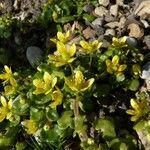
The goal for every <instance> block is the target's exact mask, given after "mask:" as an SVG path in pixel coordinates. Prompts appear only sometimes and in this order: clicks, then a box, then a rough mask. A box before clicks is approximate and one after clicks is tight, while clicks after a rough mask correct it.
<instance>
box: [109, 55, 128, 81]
mask: <svg viewBox="0 0 150 150" xmlns="http://www.w3.org/2000/svg"><path fill="white" fill-rule="evenodd" d="M106 66H107V72H108V73H110V74H115V75H116V77H117V78H119V77H122V80H124V74H123V73H122V71H124V70H125V69H126V68H127V65H125V64H123V65H120V64H119V56H117V55H115V56H114V57H113V58H112V60H109V59H107V60H106Z"/></svg>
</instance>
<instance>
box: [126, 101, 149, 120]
mask: <svg viewBox="0 0 150 150" xmlns="http://www.w3.org/2000/svg"><path fill="white" fill-rule="evenodd" d="M130 104H131V107H132V109H129V110H127V113H128V114H129V115H132V117H131V121H137V120H138V119H139V118H141V117H142V116H143V114H145V113H146V112H147V111H148V110H147V109H146V108H147V107H146V105H147V104H146V102H145V101H141V102H138V101H137V100H136V99H131V101H130Z"/></svg>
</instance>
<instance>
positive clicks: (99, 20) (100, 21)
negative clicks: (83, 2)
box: [92, 17, 104, 26]
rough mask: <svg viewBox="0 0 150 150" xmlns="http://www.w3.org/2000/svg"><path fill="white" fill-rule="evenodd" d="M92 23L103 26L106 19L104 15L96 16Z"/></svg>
mask: <svg viewBox="0 0 150 150" xmlns="http://www.w3.org/2000/svg"><path fill="white" fill-rule="evenodd" d="M92 24H93V25H94V26H97V25H98V26H102V25H103V24H104V19H103V17H100V18H96V19H95V20H94V21H93V22H92Z"/></svg>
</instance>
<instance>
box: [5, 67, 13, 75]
mask: <svg viewBox="0 0 150 150" xmlns="http://www.w3.org/2000/svg"><path fill="white" fill-rule="evenodd" d="M4 69H5V71H6V73H9V74H12V72H11V68H9V67H8V66H6V65H5V66H4Z"/></svg>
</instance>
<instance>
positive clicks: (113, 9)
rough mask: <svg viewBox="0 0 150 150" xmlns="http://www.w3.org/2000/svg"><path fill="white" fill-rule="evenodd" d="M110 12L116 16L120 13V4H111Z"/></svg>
mask: <svg viewBox="0 0 150 150" xmlns="http://www.w3.org/2000/svg"><path fill="white" fill-rule="evenodd" d="M110 14H111V15H113V16H115V17H116V16H117V15H118V5H117V4H116V5H111V6H110Z"/></svg>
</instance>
